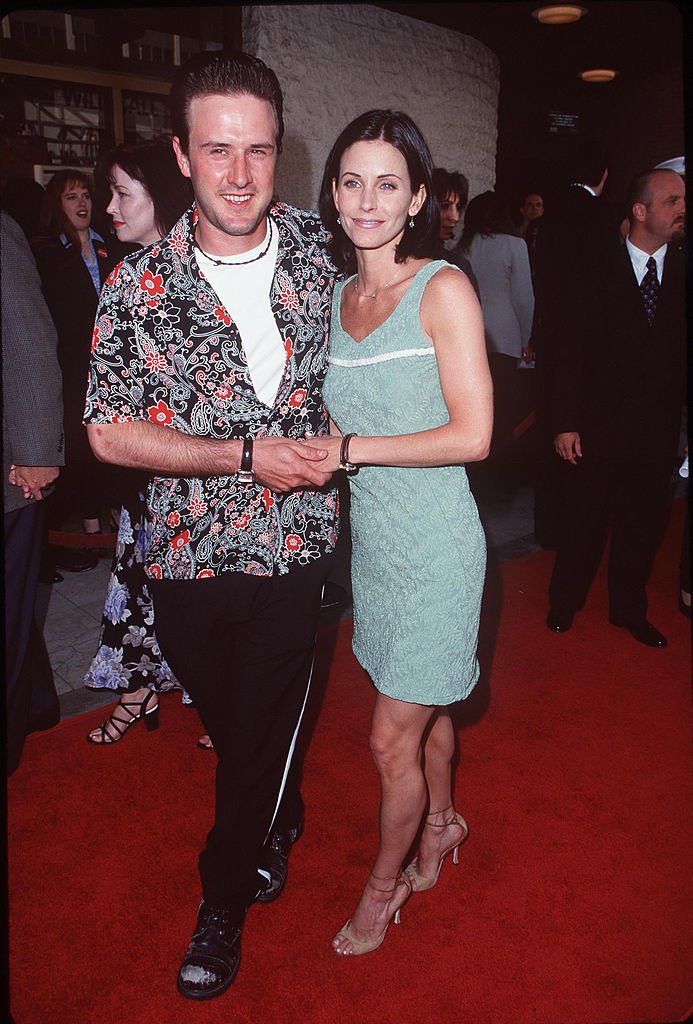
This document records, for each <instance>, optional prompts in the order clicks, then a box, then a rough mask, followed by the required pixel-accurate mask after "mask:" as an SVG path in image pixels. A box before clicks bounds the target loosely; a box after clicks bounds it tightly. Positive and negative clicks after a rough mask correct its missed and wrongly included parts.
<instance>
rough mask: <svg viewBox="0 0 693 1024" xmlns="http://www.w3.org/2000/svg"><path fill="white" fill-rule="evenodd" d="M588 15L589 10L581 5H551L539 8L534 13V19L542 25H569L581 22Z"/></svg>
mask: <svg viewBox="0 0 693 1024" xmlns="http://www.w3.org/2000/svg"><path fill="white" fill-rule="evenodd" d="M587 13H588V12H587V8H586V7H581V6H580V4H550V5H549V6H547V7H537V9H536V10H535V11H532V17H533V18H536V19H537V21H540V22H541V23H542V25H569V24H570V23H571V22H573V21H579V20H580V18H582V17H583V16H584V15H585V14H587Z"/></svg>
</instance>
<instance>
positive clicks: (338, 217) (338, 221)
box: [337, 216, 342, 227]
mask: <svg viewBox="0 0 693 1024" xmlns="http://www.w3.org/2000/svg"><path fill="white" fill-rule="evenodd" d="M337 223H338V224H339V226H340V227H341V225H342V218H341V217H340V216H337Z"/></svg>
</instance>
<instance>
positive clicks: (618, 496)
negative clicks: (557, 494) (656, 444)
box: [549, 455, 672, 622]
mask: <svg viewBox="0 0 693 1024" xmlns="http://www.w3.org/2000/svg"><path fill="white" fill-rule="evenodd" d="M567 469H568V471H567V472H566V474H565V477H566V487H565V506H564V510H563V522H562V527H561V530H560V534H559V537H558V545H557V550H556V561H555V563H554V568H553V574H552V576H551V582H550V584H549V602H550V604H551V607H552V608H553V609H555V610H556V611H557V612H559V613H566V612H574V611H578V610H579V609H580V608H582V606H583V605H584V603H585V600H586V598H587V594H588V591H589V588H590V586H591V584H592V581H593V579H594V577H595V574H596V572H597V568H598V567H599V563H600V561H601V556H602V552H603V550H604V545H605V542H606V535H607V531H608V529H609V526H610V527H611V547H610V551H609V565H608V585H609V615H610V617H611V618H613V619H615V620H617V621H621V622H632V621H639V620H640V619H642V618H644V617H645V615H646V612H647V593H646V589H645V588H646V585H647V579H648V577H649V574H650V570H651V568H652V560H653V558H654V555H655V552H656V550H657V546H658V544H659V542H660V540H661V537H662V533H663V530H664V527H665V525H666V519H667V513H668V511H669V508H670V504H671V494H672V488H671V478H672V462H671V460H668V459H657V460H654V459H652V460H647V459H644V460H640V459H637V458H635V459H607V458H595V457H592V458H590V457H589V456H587V455H585V456H583V459H582V461H581V462H580V463H579V464H578V465H577V466H569V467H567Z"/></svg>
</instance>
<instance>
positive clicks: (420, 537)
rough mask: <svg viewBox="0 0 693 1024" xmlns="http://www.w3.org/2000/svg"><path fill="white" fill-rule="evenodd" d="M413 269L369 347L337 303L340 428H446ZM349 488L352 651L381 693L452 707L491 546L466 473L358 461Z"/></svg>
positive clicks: (334, 404) (382, 431)
mask: <svg viewBox="0 0 693 1024" xmlns="http://www.w3.org/2000/svg"><path fill="white" fill-rule="evenodd" d="M449 266H450V264H448V263H446V262H445V261H443V260H435V261H433V262H431V263H429V264H427V265H426V266H425V267H422V269H421V270H420V271H419V272H418V273H417V274H416V276H415V277H414V278H413V279H412V282H411V284H410V285H409V288H408V290H407V291H406V292H405V294H404V296H403V297H402V299H401V300H400V302H399V304H398V305H397V307H396V308H395V309H394V310H393V312H392V313H391V315H390V316H389V317H388V319H387V320H386V321H385V322H384V323H383V324H381V325H380V327H377V328H376V329H375V330H374V331H372V332H371V334H369V335H368V336H367V337H366V338H364V340H363V341H361V342H356V341H354V339H353V338H352V337H351V336H350V335H349V334H347V332H346V331H345V330H344V329H343V328H342V325H341V316H340V310H341V298H342V291H343V289H344V287H345V286H346V285H347V284H349V282H350V281H351V280H352V279H351V278H350V279H349V281H345V282H342V283H338V284H337V286H336V287H335V293H334V298H333V304H332V319H331V327H330V357H329V369H328V372H327V378H326V381H325V386H324V397H325V403H326V405H327V408H328V410H329V413H330V415H331V417H332V419H333V420H334V422H335V423H336V424H337V426H338V427H339V429H340V430H341V431H342V433H345V434H346V433H354V432H355V433H357V434H361V435H364V436H365V435H371V436H373V435H377V436H393V435H396V434H409V433H414V432H417V431H421V430H427V429H429V428H432V427H437V426H441V425H442V424H444V423H446V422H447V421H448V418H449V417H448V412H447V408H446V406H445V402H444V400H443V395H442V392H441V389H440V381H439V377H438V365H437V362H436V357H435V352H434V349H433V346H432V345H431V342H430V341H429V339H428V338H427V336H426V334H425V333H424V331H423V328H422V327H421V319H420V306H421V299H422V296H423V292H424V289H425V287H426V285H427V283H428V281H429V280H430V279H431V278H432V277H433V275H434V274H436V273H437V272H438V271H439V270H441V269H442V268H444V267H445V268H449ZM349 486H350V490H351V529H352V538H353V552H352V590H353V597H354V639H353V650H354V654H355V655H356V657H357V659H358V660H359V662H360V663H361V665H362V666H363V667H364V668H365V669H366V671H367V672H368V673H369V675H370V677H371V679H372V680H373V682H374V684H375V686H376V688H377V689H378V690H379V691H381V692H382V693H384V694H387V695H388V696H390V697H393V698H395V699H397V700H403V701H410V702H414V703H417V704H426V705H445V704H451V703H453V702H454V701H458V700H462V699H463V698H465V697H467V696H468V695H469V693H470V692H471V690H472V689H473V687H474V685H475V683H476V681H477V679H478V676H479V666H478V662H477V657H476V648H477V635H478V630H479V612H480V608H481V595H482V589H483V584H484V573H485V568H486V543H485V538H484V532H483V529H482V526H481V523H480V521H479V515H478V512H477V508H476V504H475V501H474V498H473V496H472V494H471V492H470V490H469V484H468V481H467V474H466V471H465V469H464V466H462V465H457V466H442V467H431V468H429V467H426V468H402V467H390V466H387V467H386V466H361V467H360V468H359V471H358V473H356V474H354V475H353V476H350V477H349Z"/></svg>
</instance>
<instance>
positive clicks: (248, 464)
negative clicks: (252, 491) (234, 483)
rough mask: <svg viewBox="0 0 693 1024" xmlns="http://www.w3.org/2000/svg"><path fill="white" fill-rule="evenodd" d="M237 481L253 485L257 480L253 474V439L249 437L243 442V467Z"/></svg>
mask: <svg viewBox="0 0 693 1024" xmlns="http://www.w3.org/2000/svg"><path fill="white" fill-rule="evenodd" d="M237 479H238V482H239V483H241V484H252V483H253V482H254V480H255V473H254V472H253V439H252V438H250V437H247V438H246V439H245V441H244V442H243V453H242V455H241V466H240V469H239V470H238V473H237Z"/></svg>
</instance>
